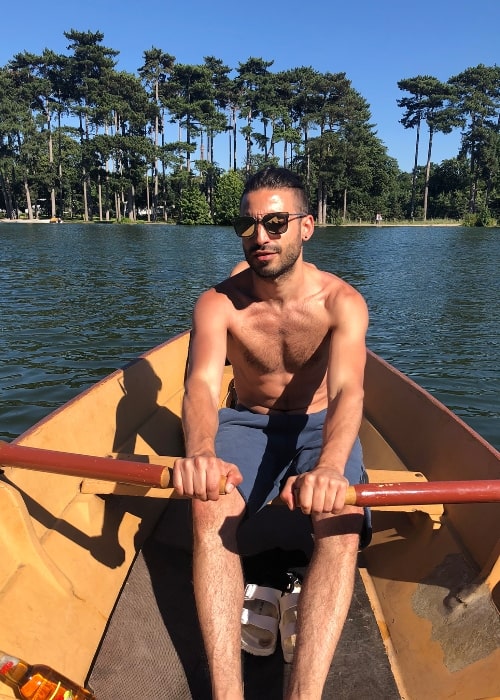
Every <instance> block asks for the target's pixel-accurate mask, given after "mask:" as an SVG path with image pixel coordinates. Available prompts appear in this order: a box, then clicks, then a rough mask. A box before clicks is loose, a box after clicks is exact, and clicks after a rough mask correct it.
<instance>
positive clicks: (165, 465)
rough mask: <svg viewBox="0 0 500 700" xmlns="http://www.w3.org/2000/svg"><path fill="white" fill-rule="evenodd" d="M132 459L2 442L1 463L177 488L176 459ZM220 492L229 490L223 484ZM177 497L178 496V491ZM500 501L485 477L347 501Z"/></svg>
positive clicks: (368, 490)
mask: <svg viewBox="0 0 500 700" xmlns="http://www.w3.org/2000/svg"><path fill="white" fill-rule="evenodd" d="M131 457H132V455H130V458H126V459H123V458H121V456H120V458H119V459H113V458H109V457H94V456H91V455H81V454H74V453H72V452H58V451H56V450H45V449H41V448H38V447H26V446H24V445H17V444H11V443H7V442H3V441H1V440H0V464H3V465H5V466H12V467H23V468H26V469H32V470H34V471H43V472H50V473H54V474H64V475H67V476H77V477H80V478H84V479H85V478H88V479H100V480H102V481H112V482H118V483H122V484H134V485H138V486H144V487H148V488H160V489H171V488H172V483H171V482H172V474H171V472H172V469H171V467H172V465H173V462H174V459H175V458H174V457H160V456H156V455H153V456H151V457H149V458H147V459H152V460H156V461H157V462H159V464H151V463H150V462H148V461H141V457H137V459H136V460H132V459H131ZM220 493H224V483H222V482H221V487H220ZM172 495H174V494H172ZM493 502H500V479H492V480H479V481H434V482H423V483H422V482H419V483H413V482H401V483H392V484H377V483H370V484H357V485H355V486H350V487H349V488H348V489H347V496H346V504H347V505H357V506H393V505H402V506H405V505H408V506H409V505H428V504H432V503H493Z"/></svg>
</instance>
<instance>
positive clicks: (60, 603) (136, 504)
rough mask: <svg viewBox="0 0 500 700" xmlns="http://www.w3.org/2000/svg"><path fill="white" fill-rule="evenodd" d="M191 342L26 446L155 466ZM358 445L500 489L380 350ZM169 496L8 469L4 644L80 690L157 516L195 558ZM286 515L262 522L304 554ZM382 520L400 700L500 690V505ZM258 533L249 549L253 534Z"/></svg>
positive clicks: (417, 509)
mask: <svg viewBox="0 0 500 700" xmlns="http://www.w3.org/2000/svg"><path fill="white" fill-rule="evenodd" d="M188 342H189V337H188V334H183V335H181V336H178V337H176V338H174V339H172V340H171V341H169V342H167V343H165V344H163V345H161V346H159V347H158V348H154V349H153V350H151V351H150V352H149V353H146V354H145V355H144V356H142V357H140V358H138V359H137V360H135V361H134V362H132V363H130V364H129V365H128V366H126V367H125V368H123V369H122V370H118V371H117V372H115V373H113V374H112V375H110V376H109V377H107V378H105V379H104V380H102V381H101V382H99V383H98V384H96V385H95V386H93V387H91V388H90V389H89V390H87V391H85V392H83V393H82V394H80V395H79V396H78V397H76V398H75V399H73V400H72V401H70V402H69V403H68V404H66V405H65V406H63V407H61V409H59V410H58V411H56V412H54V413H53V414H51V415H50V416H48V417H47V418H46V419H44V420H43V421H41V422H40V423H38V424H37V425H36V426H34V427H33V428H31V429H30V430H28V431H27V432H26V433H24V434H23V435H22V436H20V437H19V438H18V439H17V440H16V441H15V443H17V444H20V445H25V446H32V447H40V448H45V449H55V450H60V451H65V452H72V453H80V454H87V455H96V456H107V455H113V456H115V457H117V456H119V455H124V454H126V455H144V456H145V457H144V458H145V459H148V458H149V457H148V456H152V461H154V456H155V455H167V456H171V457H175V456H178V455H181V454H182V451H183V441H182V429H181V421H180V410H181V402H182V394H183V379H184V371H185V363H186V355H187V350H188ZM230 379H231V368H230V367H227V368H226V373H225V382H224V386H223V389H222V391H221V397H220V400H221V405H225V404H226V403H227V401H228V400H229V399H228V385H229V382H230ZM361 440H362V444H363V451H364V457H365V463H366V466H367V468H368V470H369V474H370V480H372V481H380V482H385V481H405V480H408V481H415V482H419V481H425V480H429V481H430V480H455V479H465V480H467V479H498V478H500V458H499V453H498V452H497V451H496V450H494V449H493V448H492V447H491V446H490V445H488V443H486V442H485V441H484V440H483V439H482V438H480V436H478V435H477V434H476V433H474V432H473V431H472V430H471V429H470V428H469V427H468V426H467V425H466V424H465V423H463V421H461V420H460V419H458V418H457V417H456V416H455V415H454V414H453V413H452V412H451V411H448V409H446V408H445V407H444V406H443V405H442V404H440V403H439V402H438V401H436V400H435V399H434V398H432V397H431V396H430V395H429V394H428V393H427V392H425V391H423V390H422V389H420V388H419V387H418V386H417V385H415V384H414V383H413V382H411V381H410V380H409V379H408V378H406V377H404V376H403V375H402V374H400V373H399V372H398V371H397V370H395V369H394V368H393V367H391V366H390V365H388V364H387V363H385V362H384V361H383V360H381V359H380V358H378V357H377V356H376V355H374V354H372V353H370V354H369V357H368V362H367V368H366V376H365V416H364V420H363V425H362V429H361ZM162 495H163V494H161V493H160V492H159V490H157V489H145V488H143V487H137V486H123V485H120V484H111V485H110V484H106V483H103V482H99V481H96V480H92V479H82V478H79V477H77V476H62V475H59V474H47V473H40V472H33V471H29V470H23V469H19V468H13V467H8V466H6V467H4V474H3V476H2V479H1V480H0V542H1V547H2V552H3V556H2V558H1V561H0V618H1V619H2V647H3V648H5V649H7V650H8V651H9V652H11V653H16V654H18V655H19V656H21V657H23V658H26V659H27V660H30V661H33V662H35V661H41V660H42V661H43V662H44V663H48V664H49V665H51V666H54V667H56V668H57V669H58V670H60V671H61V672H63V673H64V674H65V675H67V676H69V677H71V678H73V679H74V680H76V681H79V682H83V681H84V680H85V679H86V677H87V676H88V673H89V669H90V668H91V667H92V664H93V662H94V659H95V655H96V652H97V650H98V649H99V646H100V645H101V640H102V638H103V635H104V633H105V630H106V627H107V625H108V622H109V619H110V617H111V615H112V612H113V609H114V608H115V606H116V602H117V600H118V598H119V596H120V592H121V590H122V587H123V584H124V582H125V581H126V580H127V576H128V574H129V571H130V569H131V566H132V564H133V563H134V561H135V560H136V557H137V555H138V552H139V551H140V550H141V547H142V546H143V544H144V542H145V541H146V540H147V538H148V537H149V536H150V535H151V533H152V531H153V530H154V528H155V527H156V526H157V523H158V522H159V521H160V519H161V520H162V522H164V523H165V522H166V523H167V525H166V526H165V525H164V526H163V527H164V528H165V527H166V529H167V532H168V537H167V539H168V540H169V542H168V544H169V546H178V547H179V548H180V549H182V550H183V551H186V552H189V549H190V546H191V541H190V530H189V524H188V522H186V521H182V519H181V520H178V519H177V514H178V513H180V512H181V511H182V512H183V513H184V516H183V517H185V509H186V506H185V505H184V506H179V502H177V504H174V501H172V500H169V499H166V498H164V497H162ZM169 508H170V511H168V509H169ZM179 508H180V510H179ZM285 510H286V509H279V508H276V507H269V509H266V513H265V515H264V516H263V524H262V527H263V528H270V529H271V530H272V531H273V532H274V533H275V534H276V541H275V542H273V543H272V544H273V545H275V546H277V547H280V548H285V549H286V548H289V549H290V548H291V549H294V548H301V549H303V550H305V549H307V547H308V546H309V547H310V536H309V533H308V532H306V530H305V529H301V528H302V526H300V527H297V528H289V527H286V528H283V527H281V526H276V525H275V523H276V522H279V521H280V519H281V518H283V517H284V514H283V513H284V511H285ZM176 523H180V524H178V525H176ZM373 524H374V533H373V540H372V543H371V544H370V546H369V547H368V548H367V549H365V550H364V551H363V552H362V553H361V554H360V560H359V574H360V576H361V579H362V581H363V584H364V587H365V589H366V592H367V594H368V596H369V599H370V604H371V607H372V609H373V611H374V612H375V617H376V620H377V624H378V627H379V630H380V634H381V636H382V639H383V641H384V644H385V649H386V653H387V655H388V658H389V660H390V663H391V667H392V671H393V673H394V677H395V679H396V683H397V687H398V689H399V693H400V696H401V697H404V698H408V699H410V698H411V699H412V700H424V699H425V700H427V699H428V698H429V697H436V698H437V697H439V698H447V697H450V698H451V697H453V698H462V699H463V700H470V699H472V698H480V697H481V698H487V697H490V698H491V697H494V696H495V695H498V694H499V693H500V680H499V672H498V669H499V668H500V623H499V617H498V608H499V607H500V538H499V533H500V504H498V503H494V504H467V505H463V504H462V505H442V504H437V505H431V506H411V507H406V506H393V507H382V508H377V509H375V510H374V513H373ZM246 537H247V539H246V546H247V549H248V554H252V532H251V531H250V530H248V533H247V535H246ZM256 541H257V540H255V542H256ZM255 542H254V544H255ZM255 546H257V545H255ZM42 653H43V659H41V658H40V656H41V654H42ZM2 692H5V693H7V694H6V695H5V697H12V696H10V695H8V692H9V691H8V690H7V691H3V690H0V694H1V693H2ZM0 697H3V696H1V695H0ZM123 700H128V699H127V698H123Z"/></svg>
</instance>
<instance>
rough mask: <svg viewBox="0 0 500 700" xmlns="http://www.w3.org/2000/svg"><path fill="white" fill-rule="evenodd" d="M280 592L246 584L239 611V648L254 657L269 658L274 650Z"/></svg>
mask: <svg viewBox="0 0 500 700" xmlns="http://www.w3.org/2000/svg"><path fill="white" fill-rule="evenodd" d="M280 600H281V591H278V590H277V589H276V588H269V587H267V586H257V585H256V584H255V583H247V585H246V586H245V600H244V603H243V610H242V611H241V648H242V649H243V650H244V651H248V652H249V653H250V654H254V655H255V656H270V655H271V654H273V653H274V651H275V649H276V642H277V639H278V626H279V606H280Z"/></svg>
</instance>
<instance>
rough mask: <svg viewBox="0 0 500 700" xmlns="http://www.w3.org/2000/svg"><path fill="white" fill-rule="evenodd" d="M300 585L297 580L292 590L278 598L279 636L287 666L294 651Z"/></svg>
mask: <svg viewBox="0 0 500 700" xmlns="http://www.w3.org/2000/svg"><path fill="white" fill-rule="evenodd" d="M300 591H301V583H300V581H299V580H298V579H296V580H295V581H294V584H293V589H292V590H291V591H290V592H288V593H283V595H282V596H281V598H280V625H279V627H280V636H281V648H282V650H283V658H284V660H285V662H286V663H287V664H291V663H292V661H293V654H294V651H295V640H296V637H297V635H296V634H295V625H296V622H297V605H298V602H299V594H300Z"/></svg>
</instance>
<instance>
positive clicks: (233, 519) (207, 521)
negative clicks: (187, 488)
mask: <svg viewBox="0 0 500 700" xmlns="http://www.w3.org/2000/svg"><path fill="white" fill-rule="evenodd" d="M244 509H245V504H244V501H243V499H242V497H241V496H240V494H239V493H237V492H233V493H232V494H229V495H226V496H222V497H221V498H220V499H219V500H218V501H199V500H197V499H193V501H192V516H193V536H194V541H195V543H197V544H203V543H205V544H212V545H213V544H223V545H224V546H225V547H227V548H230V549H233V548H234V547H235V543H236V533H237V531H238V527H239V525H240V523H241V520H242V518H243V514H244Z"/></svg>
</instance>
